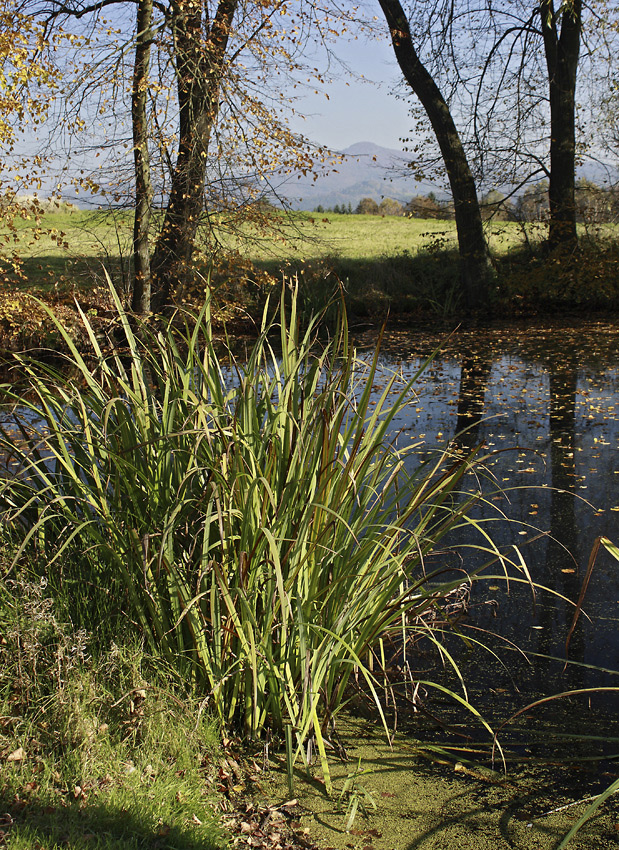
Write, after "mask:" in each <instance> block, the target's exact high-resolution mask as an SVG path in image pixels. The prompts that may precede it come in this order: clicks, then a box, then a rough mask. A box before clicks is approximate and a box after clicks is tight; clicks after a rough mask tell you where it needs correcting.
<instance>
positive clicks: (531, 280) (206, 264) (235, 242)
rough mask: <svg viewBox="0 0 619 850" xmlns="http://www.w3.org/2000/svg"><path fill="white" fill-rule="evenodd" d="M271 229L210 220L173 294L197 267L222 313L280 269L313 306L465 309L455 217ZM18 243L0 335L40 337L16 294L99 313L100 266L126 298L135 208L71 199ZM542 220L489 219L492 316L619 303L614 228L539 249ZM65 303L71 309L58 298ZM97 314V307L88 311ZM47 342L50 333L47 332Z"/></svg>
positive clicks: (16, 339) (102, 307) (293, 221)
mask: <svg viewBox="0 0 619 850" xmlns="http://www.w3.org/2000/svg"><path fill="white" fill-rule="evenodd" d="M274 225H275V226H274V227H273V228H272V229H270V230H269V231H265V230H258V229H257V228H256V227H252V226H250V225H245V226H243V227H241V229H240V230H238V229H237V230H232V229H229V230H228V229H226V226H225V225H224V223H223V222H222V221H221V219H219V220H216V221H215V220H213V221H211V239H210V241H209V243H208V244H209V245H211V246H212V245H213V244H216V245H217V250H216V251H215V252H213V250H212V248H207V249H206V250H205V252H204V257H203V258H202V259H197V261H196V268H197V270H198V271H199V272H200V274H198V275H197V276H196V282H195V284H194V285H193V288H190V289H185V290H183V291H181V292H179V293H177V303H178V304H179V305H181V306H188V307H191V308H196V307H198V306H199V305H200V303H202V301H203V299H204V286H205V283H204V281H205V279H206V277H207V276H208V277H209V278H210V281H211V285H212V286H214V287H215V289H216V291H217V306H218V308H220V309H221V314H222V315H223V316H233V315H236V316H237V317H238V316H241V315H249V316H256V315H260V313H261V305H262V303H263V300H264V296H265V294H266V293H267V292H269V291H271V290H273V289H274V288H275V289H277V287H278V286H279V285H281V281H282V279H284V278H285V277H289V278H290V277H296V278H298V280H299V284H300V299H301V309H302V310H303V312H304V313H305V314H306V315H308V316H309V315H310V314H311V313H312V312H315V311H316V310H318V309H322V308H323V307H324V306H325V304H327V303H329V301H330V300H331V299H332V297H333V294H334V293H335V292H336V291H338V290H339V289H340V288H341V289H342V290H343V291H344V294H345V297H346V302H347V306H348V308H349V312H350V314H351V317H352V319H353V321H355V320H360V321H361V322H365V321H368V320H369V321H376V320H377V321H382V320H383V318H384V317H386V316H387V315H390V316H392V317H397V316H398V315H400V316H403V317H405V318H406V319H410V320H412V321H418V320H420V321H426V320H428V319H431V320H433V321H434V320H437V319H438V320H439V321H440V320H447V319H448V320H450V321H451V320H452V319H453V318H454V317H456V318H457V317H461V316H462V315H463V313H464V312H466V304H464V303H463V300H462V297H461V293H460V284H459V272H458V253H457V242H456V233H455V225H454V223H453V222H449V221H437V220H420V219H409V218H403V217H381V216H359V215H336V214H331V213H328V214H324V215H322V214H321V215H316V214H308V213H298V214H296V215H294V216H292V217H284V216H281V217H279V218H277V217H276V218H275V220H274ZM17 228H18V229H17V242H16V244H15V248H16V252H17V253H18V254H19V255H20V256H21V258H22V260H23V266H22V270H23V277H22V278H21V280H15V281H14V282H13V283H11V281H10V279H8V280H5V286H4V290H3V292H2V294H1V297H0V336H1V337H2V339H3V341H4V342H3V345H4V347H5V348H6V347H10V348H15V347H19V346H24V345H28V344H33V342H34V341H35V340H36V341H37V342H43V343H45V333H42V332H41V330H40V329H41V328H45V329H47V327H48V324H47V321H46V319H45V316H44V315H43V314H42V313H41V311H40V310H39V309H38V308H37V307H32V306H29V307H28V309H26V310H24V308H23V305H20V301H21V294H22V293H23V292H24V291H29V292H32V293H34V294H38V295H42V296H43V297H44V298H45V299H46V300H47V301H48V302H49V303H51V304H53V306H54V309H60V310H61V311H62V310H63V309H64V310H65V314H64V315H63V319H64V320H65V321H67V322H69V323H70V322H71V319H72V315H71V314H74V312H75V311H74V308H73V306H72V305H73V300H74V298H75V297H78V298H79V300H80V302H81V303H82V304H83V306H84V308H85V309H86V310H87V311H88V310H90V311H94V312H95V313H99V314H100V315H101V314H102V313H104V312H105V311H106V310H109V302H108V300H107V287H106V284H105V274H106V273H107V274H109V275H110V277H111V278H112V280H113V282H114V284H115V286H116V288H117V290H118V291H119V292H120V293H121V295H124V297H125V298H126V299H127V298H128V297H129V293H130V289H131V235H132V213H131V211H126V210H125V211H94V210H92V211H87V210H80V209H77V208H75V207H73V208H71V207H67V208H65V209H63V210H60V211H56V212H54V213H47V214H46V215H44V216H43V218H42V220H41V221H40V222H38V223H36V222H34V221H33V220H30V221H19V222H18V225H17ZM545 232H546V230H545V227H544V225H542V224H533V225H528V226H527V228H526V229H525V228H523V227H522V226H521V225H520V224H518V223H516V222H507V223H489V224H488V225H487V234H488V244H489V250H490V257H491V263H492V266H493V269H494V286H493V288H492V291H491V297H490V303H489V307H490V311H491V312H492V313H493V315H494V316H495V317H499V318H500V317H501V316H505V317H509V318H512V317H513V316H518V315H522V316H527V315H531V314H533V313H537V312H540V311H541V312H543V311H548V310H551V311H553V312H556V311H557V310H559V311H561V310H563V311H565V310H571V309H574V308H577V309H578V310H582V309H594V310H599V309H608V308H611V309H615V308H616V307H617V305H618V304H619V247H618V244H619V243H618V242H617V238H616V236H617V228H616V227H615V226H612V225H606V226H604V227H603V228H598V229H597V230H596V231H585V230H584V229H583V231H582V234H581V235H582V238H581V246H580V249H579V251H578V252H577V253H576V254H575V255H573V256H569V257H561V258H553V257H547V256H545V255H544V253H543V250H542V247H543V240H544V237H545ZM65 308H67V309H65ZM93 315H94V313H93ZM50 344H52V342H51V340H50Z"/></svg>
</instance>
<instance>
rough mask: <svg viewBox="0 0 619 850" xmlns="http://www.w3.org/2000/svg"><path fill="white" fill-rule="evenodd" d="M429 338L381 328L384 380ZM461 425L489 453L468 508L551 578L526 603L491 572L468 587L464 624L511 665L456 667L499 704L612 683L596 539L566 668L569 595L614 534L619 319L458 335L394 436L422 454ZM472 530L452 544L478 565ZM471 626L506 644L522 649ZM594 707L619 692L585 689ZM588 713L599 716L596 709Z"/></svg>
mask: <svg viewBox="0 0 619 850" xmlns="http://www.w3.org/2000/svg"><path fill="white" fill-rule="evenodd" d="M364 344H370V345H371V344H372V341H371V340H370V339H365V340H361V346H360V347H363V345H364ZM435 344H436V339H428V338H424V337H420V336H418V335H411V334H409V333H406V332H396V333H392V334H390V335H389V336H388V337H387V339H386V346H385V347H384V348H383V352H384V353H383V354H382V356H381V370H382V374H383V375H384V378H385V379H386V378H387V376H388V375H390V374H391V373H392V372H393V371H398V372H399V373H401V375H402V378H403V379H406V378H409V377H410V376H412V375H413V374H414V373H415V371H416V370H417V369H418V368H419V366H420V365H421V363H423V361H424V359H425V357H426V356H427V354H428V353H429V352H431V351H432V349H433V347H434V345H435ZM463 429H468V430H466V431H465V432H464V434H463V436H462V437H461V438H460V442H461V443H464V444H465V446H466V445H468V446H469V447H474V446H477V445H480V444H481V445H482V450H481V453H482V454H484V455H486V454H487V455H488V459H487V461H486V462H485V464H484V465H485V467H486V469H487V475H486V476H484V478H483V480H482V490H483V491H484V493H485V494H486V500H487V501H485V502H482V503H480V505H479V506H478V507H477V508H476V513H475V515H476V516H479V517H482V518H486V519H489V520H491V522H490V524H489V525H488V526H486V528H487V530H488V532H489V533H490V534H491V536H492V539H493V540H494V541H495V542H496V543H497V544H498V545H499V546H500V547H501V548H502V549H503V550H504V551H505V552H507V553H508V554H511V556H512V557H513V558H514V559H515V560H518V558H519V556H518V554H517V553H516V549H515V548H514V547H517V549H518V552H520V553H521V555H522V558H523V559H524V561H525V562H526V565H527V567H528V570H529V572H530V575H531V578H532V580H533V582H535V583H536V584H539V585H542V586H544V587H546V588H548V591H538V592H537V593H536V598H535V604H533V599H532V594H531V591H530V589H529V588H528V587H526V585H517V584H514V583H510V585H509V587H508V585H507V583H506V582H505V581H493V580H490V581H487V582H482V583H480V584H478V585H476V586H475V588H474V590H473V595H472V606H471V613H470V616H469V617H468V618H467V621H466V626H465V627H464V628H465V631H466V629H469V630H470V631H471V634H473V633H475V634H476V635H477V636H478V637H481V639H482V640H484V641H485V642H487V643H488V644H489V645H490V646H492V648H493V649H496V650H497V652H498V653H500V655H501V657H502V659H503V660H504V662H505V664H506V667H505V668H503V667H502V666H501V665H500V664H498V663H496V662H495V660H494V659H493V658H492V657H491V656H490V655H488V654H486V653H483V652H481V651H479V650H475V651H474V652H471V653H470V654H469V655H468V660H467V658H466V657H465V658H464V660H463V664H464V667H465V668H467V667H468V675H469V676H470V677H471V678H472V680H473V683H474V689H476V690H477V691H478V695H480V693H481V695H482V696H483V694H484V692H486V695H495V696H497V701H498V702H499V703H500V702H501V698H502V695H504V698H503V703H504V704H503V710H504V711H507V712H509V710H511V709H515V708H517V707H519V706H522V705H526V703H527V702H528V701H531V700H533V699H534V698H536V697H539V696H542V695H546V694H551V693H556V692H559V691H563V690H568V689H574V688H584V687H598V686H617V687H619V675H616V674H615V673H614V672H613V671H618V670H619V563H618V562H616V561H614V559H613V558H612V557H611V556H610V555H609V554H608V553H607V552H606V551H605V550H603V549H602V548H600V551H599V553H598V556H597V558H596V561H595V566H594V569H593V573H592V577H591V580H590V583H589V587H588V590H587V593H586V597H585V601H584V610H585V612H586V614H587V617H585V616H581V617H580V619H579V620H578V623H577V626H576V628H575V630H574V633H573V635H572V637H571V641H570V645H569V659H570V664H569V665H568V667H567V669H566V670H565V672H564V670H563V668H564V665H565V658H566V646H565V644H566V638H567V634H568V630H569V627H570V624H571V623H572V620H573V616H574V610H575V608H574V604H573V603H575V602H576V601H577V600H578V597H579V593H580V590H581V587H582V583H583V579H584V577H585V574H586V570H587V564H588V561H589V558H590V556H591V552H592V549H593V547H594V545H595V542H596V539H597V538H598V537H599V536H600V535H605V536H607V537H608V538H610V539H611V540H613V541H614V542H616V543H618V544H619V452H618V449H619V328H618V327H617V326H616V325H615V324H611V323H605V322H583V323H579V324H578V326H575V327H558V326H556V325H553V324H551V323H549V324H547V325H535V326H530V327H526V328H525V327H514V328H509V329H500V330H499V329H496V330H484V331H467V332H461V333H456V334H455V335H454V336H453V337H452V338H450V339H449V340H448V341H447V343H446V345H445V349H444V350H443V351H441V352H440V353H439V354H437V355H436V356H435V358H434V360H433V361H432V362H431V363H430V365H429V366H428V367H427V369H426V371H425V373H424V375H423V377H422V378H421V379H420V380H419V381H418V383H417V396H416V399H415V400H414V402H413V403H411V404H409V405H408V407H407V409H406V411H405V415H403V416H401V417H400V418H399V419H398V420H397V422H396V423H395V426H394V433H395V432H399V435H398V445H402V446H405V445H407V443H409V442H411V441H412V442H415V443H419V444H420V445H419V453H420V454H421V456H425V455H426V453H427V452H428V451H431V450H432V449H437V448H445V447H446V446H448V445H449V444H450V441H452V440H453V438H454V437H455V435H456V434H458V433H459V432H461V431H462V430H463ZM476 486H477V482H475V481H471V482H470V487H471V488H472V489H475V487H476ZM501 514H504V515H505V517H506V518H507V519H501V518H500V516H501ZM473 537H474V536H473V535H471V534H468V533H464V534H463V535H462V538H461V539H460V540H459V541H458V542H459V543H460V544H461V546H460V551H459V557H460V558H461V559H462V564H463V566H471V565H476V564H477V563H479V562H480V561H479V557H480V556H479V555H477V554H476V553H475V551H474V550H471V549H466V548H464V545H465V544H466V543H467V542H472V541H473ZM439 558H440V555H439ZM436 565H437V564H436V562H435V563H434V564H433V566H436ZM495 571H496V568H495ZM513 572H514V574H517V571H516V570H514V571H513ZM475 629H487V630H489V631H492V632H494V633H496V634H497V635H499V636H501V637H504V638H508V639H509V640H511V641H514V642H515V643H516V644H518V646H519V647H521V648H522V649H523V650H525V651H526V653H527V657H526V658H525V657H524V656H522V655H520V654H519V653H518V652H516V651H515V650H514V649H510V648H509V647H508V645H507V644H505V643H504V642H503V641H502V640H500V639H495V638H492V637H488V636H485V634H484V633H483V632H475V631H474V630H475ZM465 656H466V653H465ZM553 659H556V660H553ZM568 704H569V705H572V706H573V702H572V703H569V701H567V700H566V701H565V702H564V703H562V706H563V707H559V703H557V702H555V703H553V704H552V705H551V706H550V708H549V709H548V708H547V709H546V714H547V715H548V714H549V713H550V714H552V713H553V712H556V713H557V714H556V718H559V717H560V716H562V712H564V711H565V706H566V705H568ZM596 705H598V706H599V707H600V709H601V710H603V711H605V712H608V711H610V712H611V714H612V713H615V712H616V709H617V707H619V700H613V699H612V698H610V699H609V697H608V696H606V697H605V698H604V699H601V698H600V697H594V698H593V701H592V702H591V706H592V708H595V706H596ZM583 706H584V709H586V710H587V711H589V706H590V699H589V697H587V698H580V704H579V707H578V708H573V707H571V708H569V712H570V713H571V715H573V716H575V715H576V714H577V713H578V712H579V711H581V710H582V709H583ZM499 711H500V706H499ZM540 711H542V710H541V709H540ZM585 722H586V720H585ZM591 722H592V724H593V723H598V720H594V718H593V715H591ZM615 734H616V732H615ZM617 749H619V747H617Z"/></svg>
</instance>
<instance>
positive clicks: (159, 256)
mask: <svg viewBox="0 0 619 850" xmlns="http://www.w3.org/2000/svg"><path fill="white" fill-rule="evenodd" d="M238 3H239V0H220V2H219V4H218V7H217V12H216V14H215V17H214V18H213V20H212V21H208V20H205V14H206V12H205V9H204V7H203V5H202V3H200V2H196V0H174V2H173V3H172V26H173V32H174V42H175V56H176V74H177V87H178V102H179V131H178V151H177V157H176V164H175V167H174V171H173V174H172V179H171V186H170V194H169V199H168V204H167V207H166V211H165V216H164V221H163V226H162V229H161V233H160V234H159V238H158V240H157V244H156V246H155V252H154V255H153V259H152V266H151V267H152V274H153V296H152V307H153V309H154V310H159V309H161V308H162V307H165V306H168V305H169V303H170V299H171V295H172V292H173V290H174V289H175V287H176V286H178V285H179V284H182V283H183V281H184V280H186V279H187V278H188V277H190V276H191V260H192V255H193V251H194V244H195V239H196V233H197V230H198V225H199V223H200V218H201V215H202V212H203V210H204V184H205V180H206V167H207V153H208V146H209V141H210V137H211V133H212V129H213V126H214V123H215V120H216V118H217V112H218V108H219V97H220V90H221V80H222V74H223V70H224V64H225V58H226V49H227V46H228V40H229V37H230V33H231V29H232V21H233V18H234V14H235V12H236V9H237V6H238Z"/></svg>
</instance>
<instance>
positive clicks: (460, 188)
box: [378, 0, 490, 310]
mask: <svg viewBox="0 0 619 850" xmlns="http://www.w3.org/2000/svg"><path fill="white" fill-rule="evenodd" d="M378 2H379V3H380V6H381V8H382V10H383V13H384V15H385V18H386V20H387V24H388V26H389V31H390V34H391V41H392V43H393V49H394V52H395V56H396V59H397V61H398V64H399V66H400V69H401V71H402V74H403V75H404V78H405V80H406V82H407V83H408V84H409V86H410V87H411V89H412V90H413V92H414V93H415V95H416V96H417V97H418V98H419V100H420V102H421V105H422V106H423V108H424V109H425V111H426V114H427V116H428V118H429V120H430V123H431V124H432V129H433V130H434V134H435V136H436V140H437V142H438V144H439V147H440V150H441V155H442V157H443V161H444V163H445V168H446V170H447V176H448V178H449V185H450V187H451V193H452V195H453V201H454V212H455V218H456V228H457V232H458V246H459V251H460V277H461V281H462V288H463V291H464V295H465V298H466V302H467V307H469V308H471V309H474V310H476V309H484V308H485V307H487V303H488V283H489V279H490V269H489V264H488V253H487V248H486V239H485V236H484V229H483V223H482V218H481V212H480V209H479V202H478V199H477V191H476V188H475V180H474V178H473V175H472V173H471V169H470V167H469V164H468V161H467V158H466V153H465V151H464V147H463V146H462V141H461V139H460V136H459V134H458V131H457V129H456V125H455V123H454V120H453V118H452V116H451V112H450V109H449V105H448V104H447V102H446V100H445V98H444V97H443V95H442V94H441V92H440V89H439V88H438V86H437V85H436V83H435V82H434V79H433V78H432V76H431V75H430V73H429V72H428V70H427V69H426V68H425V66H424V65H423V64H422V62H421V61H420V59H419V57H418V55H417V52H416V50H415V48H414V45H413V40H412V37H411V32H410V27H409V23H408V18H407V17H406V15H405V13H404V10H403V9H402V6H401V4H400V2H399V0H378Z"/></svg>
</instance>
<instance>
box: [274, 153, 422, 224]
mask: <svg viewBox="0 0 619 850" xmlns="http://www.w3.org/2000/svg"><path fill="white" fill-rule="evenodd" d="M338 153H340V154H341V156H342V157H343V160H342V162H341V163H338V165H337V166H324V167H323V168H321V169H319V170H317V171H316V173H315V174H311V175H307V176H305V175H301V176H299V177H298V178H297V179H294V180H287V181H286V182H284V183H283V184H282V185H280V186H279V187H278V189H277V193H278V195H279V196H280V197H283V198H285V199H286V201H287V202H288V204H290V206H291V207H292V208H293V209H299V210H312V209H315V208H316V207H317V206H322V207H325V208H328V207H333V206H335V205H336V204H338V205H342V204H343V205H348V204H349V203H350V204H351V206H352V208H353V209H355V208H356V206H357V204H358V203H359V201H360V200H361V199H362V198H374V200H375V201H377V202H379V203H380V201H381V200H382V199H383V198H394V199H395V200H397V201H400V202H402V203H406V202H407V201H409V200H410V199H411V198H412V197H413V196H414V195H417V194H419V193H420V192H426V191H429V189H430V188H431V187H422V186H421V185H420V184H419V183H417V182H416V181H415V180H413V179H412V177H408V179H407V178H406V164H407V162H408V159H409V156H408V154H407V153H406V152H405V151H399V150H395V149H394V148H385V147H382V146H381V145H377V144H375V143H374V142H369V141H362V142H355V143H354V144H352V145H349V146H348V147H347V148H345V149H344V150H342V151H340V152H338Z"/></svg>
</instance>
